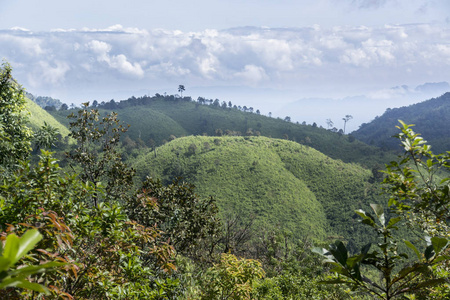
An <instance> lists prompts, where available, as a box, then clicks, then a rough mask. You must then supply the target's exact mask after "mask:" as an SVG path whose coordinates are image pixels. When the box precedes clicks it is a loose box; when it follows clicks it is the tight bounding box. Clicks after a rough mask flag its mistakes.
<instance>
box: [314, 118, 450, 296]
mask: <svg viewBox="0 0 450 300" xmlns="http://www.w3.org/2000/svg"><path fill="white" fill-rule="evenodd" d="M400 123H401V126H398V128H399V129H400V131H401V132H400V133H399V134H398V135H397V136H396V137H397V138H398V139H399V140H400V141H401V143H402V145H403V148H404V150H405V152H404V154H403V155H402V156H400V158H399V161H398V162H397V161H393V162H391V163H390V164H389V165H387V166H386V171H385V173H386V175H387V176H386V177H385V179H384V181H383V183H384V184H385V187H384V191H385V192H386V193H388V194H389V195H390V199H389V202H388V205H389V208H390V211H391V212H393V213H396V215H397V216H395V217H392V218H390V219H388V216H387V215H385V213H384V210H383V208H382V207H381V206H380V205H375V204H372V205H371V207H372V209H373V211H374V213H375V216H376V218H375V217H373V216H372V215H371V214H369V213H366V212H364V211H362V210H358V211H356V213H357V214H358V215H360V216H361V217H362V223H363V224H365V225H368V226H370V227H372V228H373V229H374V230H375V232H376V234H377V235H379V236H380V237H381V239H380V242H379V243H378V244H376V247H377V248H378V251H377V250H374V251H371V252H369V250H370V248H371V244H367V245H366V246H364V247H363V248H362V249H361V252H360V253H359V254H356V255H353V256H349V254H348V251H347V249H346V247H345V246H344V244H343V243H342V242H340V241H337V242H336V243H334V244H332V245H330V247H329V249H328V250H327V249H319V248H316V249H315V250H314V251H315V252H317V253H319V254H321V255H322V256H324V257H325V258H326V260H325V261H326V262H328V263H331V264H332V265H334V266H335V268H334V269H333V270H332V271H334V272H336V273H337V274H338V277H337V278H334V279H333V280H331V281H328V282H326V283H335V284H336V283H337V284H347V285H349V286H350V287H352V289H355V290H359V291H364V292H366V293H370V294H371V295H375V296H376V297H378V298H379V299H396V298H400V297H403V296H404V295H421V294H422V295H421V296H424V297H426V298H427V299H448V297H449V296H450V290H449V285H448V278H449V275H450V270H449V268H448V262H449V260H450V230H449V220H450V217H449V215H450V213H449V205H450V194H449V182H450V178H444V179H439V180H437V179H436V178H435V175H436V173H437V172H438V171H439V169H441V168H443V169H447V170H448V169H450V164H449V163H448V161H449V160H450V153H444V154H439V155H435V154H433V153H432V152H431V151H430V146H429V145H427V144H426V142H425V141H424V140H423V138H422V137H420V136H419V134H416V133H415V132H414V131H413V130H412V129H411V127H412V126H413V125H406V124H405V123H403V122H402V121H400ZM376 220H377V221H378V223H379V224H377V221H376ZM402 220H403V221H407V222H406V223H407V224H409V226H413V227H414V228H416V227H417V225H418V226H419V228H420V229H422V230H423V232H424V233H425V237H426V238H425V239H424V240H425V241H426V244H427V246H426V248H425V251H424V252H423V253H421V252H420V251H419V250H418V249H417V248H416V247H415V246H414V245H413V244H412V243H411V242H409V241H404V243H405V246H407V247H409V248H410V249H411V250H412V252H413V253H414V254H415V255H416V257H417V259H416V260H415V261H411V260H409V261H408V255H406V254H405V253H401V252H400V251H399V249H398V246H397V245H398V241H397V239H396V238H395V236H394V235H393V234H392V231H393V230H397V227H396V224H397V223H399V222H400V221H402ZM399 224H400V223H399ZM406 262H407V264H406ZM362 265H369V266H372V267H373V268H375V269H376V270H378V271H379V273H380V274H381V278H382V282H377V281H374V280H373V277H372V278H371V277H369V276H367V275H366V276H364V274H363V271H364V272H365V271H366V270H365V269H362V268H361V266H362ZM434 297H436V298H434ZM408 299H410V298H408Z"/></svg>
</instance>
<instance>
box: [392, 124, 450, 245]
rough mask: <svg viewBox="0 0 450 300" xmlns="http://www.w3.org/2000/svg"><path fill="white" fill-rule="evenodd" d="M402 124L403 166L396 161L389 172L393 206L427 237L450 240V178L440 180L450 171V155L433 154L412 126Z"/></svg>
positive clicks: (401, 162) (400, 136)
mask: <svg viewBox="0 0 450 300" xmlns="http://www.w3.org/2000/svg"><path fill="white" fill-rule="evenodd" d="M400 123H401V127H399V126H397V128H399V129H400V130H401V133H399V134H398V135H397V138H398V139H399V140H400V141H401V143H402V146H403V148H404V150H405V153H404V155H403V156H402V157H401V159H400V162H395V161H393V162H391V163H390V164H389V165H388V166H387V168H386V174H387V177H386V179H385V180H384V183H386V184H387V185H388V187H387V188H386V189H385V190H386V192H387V193H389V194H390V199H389V205H392V206H394V207H395V210H396V211H397V212H398V213H400V214H403V215H405V216H406V217H407V218H408V219H409V220H410V221H412V222H415V223H419V225H420V226H421V228H422V229H423V230H425V232H426V233H427V234H429V235H431V236H439V235H446V236H447V237H450V227H449V225H450V194H449V190H450V178H444V179H442V180H440V178H439V175H440V174H439V171H441V169H444V170H447V171H449V170H450V153H449V152H446V153H443V154H437V155H436V154H433V152H432V151H431V150H430V148H431V147H430V146H429V145H427V144H426V141H425V140H424V139H423V138H422V137H420V135H419V134H417V133H415V132H414V131H413V130H412V128H411V127H412V125H407V124H405V123H403V122H402V121H400ZM447 174H448V173H447ZM447 174H446V175H447Z"/></svg>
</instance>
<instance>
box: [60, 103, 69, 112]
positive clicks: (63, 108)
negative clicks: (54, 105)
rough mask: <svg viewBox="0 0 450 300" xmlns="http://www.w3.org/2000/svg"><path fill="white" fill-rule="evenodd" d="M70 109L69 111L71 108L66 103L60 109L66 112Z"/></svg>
mask: <svg viewBox="0 0 450 300" xmlns="http://www.w3.org/2000/svg"><path fill="white" fill-rule="evenodd" d="M68 109H69V106H68V105H67V104H66V103H63V104H62V105H61V107H60V108H59V110H60V111H64V110H68Z"/></svg>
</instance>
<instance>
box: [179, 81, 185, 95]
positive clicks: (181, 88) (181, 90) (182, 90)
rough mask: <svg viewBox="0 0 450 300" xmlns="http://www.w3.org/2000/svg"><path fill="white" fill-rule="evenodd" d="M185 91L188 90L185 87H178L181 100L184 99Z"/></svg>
mask: <svg viewBox="0 0 450 300" xmlns="http://www.w3.org/2000/svg"><path fill="white" fill-rule="evenodd" d="M185 90H186V89H185V88H184V85H182V84H180V85H179V86H178V92H179V93H181V98H183V92H184V91H185Z"/></svg>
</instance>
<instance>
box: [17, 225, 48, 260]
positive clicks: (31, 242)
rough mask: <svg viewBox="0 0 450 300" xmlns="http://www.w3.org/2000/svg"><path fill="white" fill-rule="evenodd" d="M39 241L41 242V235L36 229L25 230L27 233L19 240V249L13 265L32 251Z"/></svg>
mask: <svg viewBox="0 0 450 300" xmlns="http://www.w3.org/2000/svg"><path fill="white" fill-rule="evenodd" d="M40 240H42V234H40V233H39V231H37V230H36V229H31V230H27V232H25V234H24V235H22V237H21V238H20V239H19V249H18V251H17V254H16V257H15V260H14V261H13V264H15V263H16V262H17V261H18V260H19V259H21V258H22V257H23V256H25V255H26V254H27V253H28V252H29V251H30V250H31V249H33V248H34V246H35V245H36V244H37V243H39V241H40Z"/></svg>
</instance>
